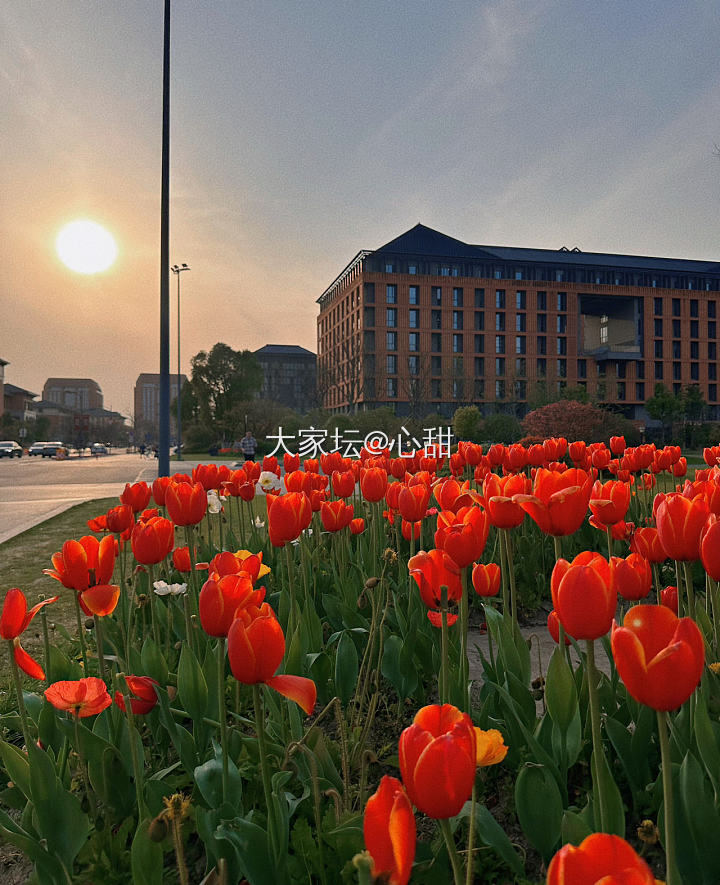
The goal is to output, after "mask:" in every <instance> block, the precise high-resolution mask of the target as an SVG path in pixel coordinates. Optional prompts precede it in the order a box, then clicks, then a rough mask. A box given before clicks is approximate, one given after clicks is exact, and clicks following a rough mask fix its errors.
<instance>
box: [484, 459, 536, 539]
mask: <svg viewBox="0 0 720 885" xmlns="http://www.w3.org/2000/svg"><path fill="white" fill-rule="evenodd" d="M530 489H531V485H530V479H529V478H528V477H527V476H525V474H524V473H513V474H510V476H504V477H500V476H497V475H496V474H494V473H490V474H489V475H488V476H486V477H485V484H484V486H483V491H484V493H485V506H486V507H487V512H488V516H489V518H490V522H491V524H492V525H494V526H496V528H500V529H513V528H517V526H519V525H520V524H521V523H522V521H523V519H525V511H524V510H523V508H522V507H521V506H520V505H519V504H518V503H517V502H516V501H514V500H513V498H514V496H515V495H526V494H528V493H529V492H530Z"/></svg>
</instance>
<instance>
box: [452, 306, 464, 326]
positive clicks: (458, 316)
mask: <svg viewBox="0 0 720 885" xmlns="http://www.w3.org/2000/svg"><path fill="white" fill-rule="evenodd" d="M462 327H463V312H462V311H461V310H454V311H453V329H462Z"/></svg>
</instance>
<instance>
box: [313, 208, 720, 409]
mask: <svg viewBox="0 0 720 885" xmlns="http://www.w3.org/2000/svg"><path fill="white" fill-rule="evenodd" d="M718 301H720V264H718V262H714V261H693V260H686V259H671V258H650V257H642V256H635V255H612V254H604V253H592V252H581V251H580V250H578V249H573V250H568V249H565V248H563V249H559V250H557V251H555V250H551V249H522V248H515V247H505V246H501V247H498V246H474V245H469V244H467V243H463V242H461V241H460V240H456V239H453V238H452V237H449V236H446V235H445V234H442V233H440V232H438V231H434V230H432V229H430V228H427V227H425V226H423V225H420V224H418V225H416V226H415V227H414V228H412V229H411V230H409V231H407V232H406V233H404V234H402V235H401V236H399V237H397V238H396V239H394V240H392V241H391V242H389V243H387V244H386V245H384V246H382V247H381V248H380V249H377V250H375V251H362V252H359V253H358V254H357V255H356V256H355V258H354V259H353V260H352V261H351V262H350V263H349V264H348V265H347V266H346V267H345V268H344V270H343V271H342V272H341V274H340V275H339V276H338V277H337V278H336V279H335V280H334V281H333V283H332V284H331V285H330V286H329V287H328V288H327V289H326V290H325V292H323V294H322V295H321V296H320V298H319V299H318V303H319V305H320V315H319V317H318V321H317V323H318V325H317V333H318V387H319V394H320V396H321V398H322V402H323V405H324V406H325V407H326V408H329V409H331V410H332V411H337V412H339V411H349V410H352V409H354V408H359V409H368V408H376V407H378V406H384V405H390V406H392V407H393V408H394V409H395V411H396V413H397V414H399V415H407V414H419V415H421V414H424V413H427V412H440V413H442V414H445V415H451V414H452V413H453V412H454V411H455V409H457V408H458V407H459V406H461V405H468V404H476V405H477V406H478V407H479V408H480V409H481V410H482V411H483V412H484V413H485V414H490V413H492V412H495V411H512V412H515V413H517V414H519V415H522V414H524V412H525V411H527V402H528V396H529V394H531V393H532V392H533V390H534V388H536V387H537V386H541V387H542V386H547V387H548V388H550V389H552V390H553V391H555V390H557V389H562V388H563V387H567V386H573V387H576V386H581V387H585V388H586V389H587V391H588V394H589V395H590V397H591V398H592V399H594V400H596V401H598V402H599V403H603V404H612V405H614V406H615V407H616V408H617V409H619V410H620V411H621V412H622V413H623V414H625V415H626V416H627V417H628V418H631V419H635V420H638V421H643V420H645V417H646V415H645V411H644V403H645V401H646V400H647V399H648V398H650V397H651V396H652V395H653V393H654V389H655V385H656V384H657V383H663V384H665V385H666V386H667V387H668V388H669V389H670V390H671V391H673V392H674V393H675V394H679V393H680V391H681V389H682V388H683V387H686V386H691V385H697V386H698V388H699V390H700V392H701V394H702V396H703V398H704V399H705V401H706V402H707V403H708V413H709V417H711V418H717V417H718V383H717V357H718V355H717V340H718V338H717V311H718Z"/></svg>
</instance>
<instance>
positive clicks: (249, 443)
mask: <svg viewBox="0 0 720 885" xmlns="http://www.w3.org/2000/svg"><path fill="white" fill-rule="evenodd" d="M255 449H257V440H256V439H255V437H254V436H253V435H252V431H251V430H248V431H246V433H245V436H244V437H243V438H242V439H241V440H240V450H241V452H242V453H243V455H244V456H245V460H246V461H252V460H253V459H254V457H255Z"/></svg>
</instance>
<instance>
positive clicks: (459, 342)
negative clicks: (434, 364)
mask: <svg viewBox="0 0 720 885" xmlns="http://www.w3.org/2000/svg"><path fill="white" fill-rule="evenodd" d="M462 352H463V336H462V335H453V353H462Z"/></svg>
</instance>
